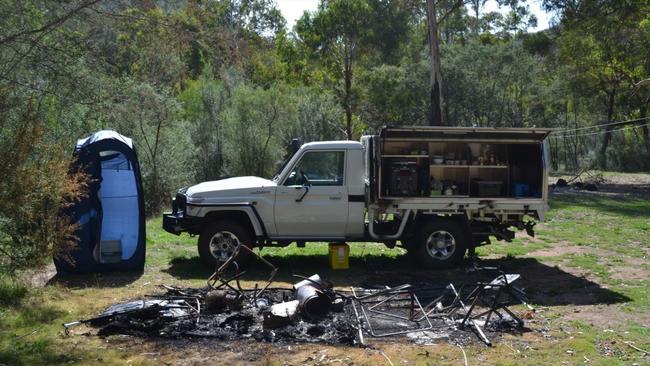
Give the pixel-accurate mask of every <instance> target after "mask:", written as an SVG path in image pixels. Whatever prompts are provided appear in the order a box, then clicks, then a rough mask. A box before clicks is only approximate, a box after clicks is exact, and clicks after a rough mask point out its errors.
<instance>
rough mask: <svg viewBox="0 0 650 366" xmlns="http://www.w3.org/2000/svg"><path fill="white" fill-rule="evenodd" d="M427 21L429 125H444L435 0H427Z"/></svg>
mask: <svg viewBox="0 0 650 366" xmlns="http://www.w3.org/2000/svg"><path fill="white" fill-rule="evenodd" d="M427 21H428V24H429V27H428V28H429V49H430V51H431V88H430V94H431V95H430V97H431V110H430V114H429V125H431V126H444V125H445V120H444V115H443V113H442V74H441V73H440V48H439V40H438V19H437V16H436V3H435V0H427Z"/></svg>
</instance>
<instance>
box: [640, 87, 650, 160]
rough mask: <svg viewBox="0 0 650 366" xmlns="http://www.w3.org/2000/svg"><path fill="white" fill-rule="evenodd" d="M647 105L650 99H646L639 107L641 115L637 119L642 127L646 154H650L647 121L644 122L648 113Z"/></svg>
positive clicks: (649, 136)
mask: <svg viewBox="0 0 650 366" xmlns="http://www.w3.org/2000/svg"><path fill="white" fill-rule="evenodd" d="M648 104H650V97H648V98H647V99H646V100H645V103H643V105H642V106H641V113H640V114H639V119H640V120H641V121H639V122H641V124H643V125H644V126H641V131H642V132H643V143H644V144H645V150H646V152H647V153H648V154H650V131H648V121H647V120H645V118H646V115H647V113H648Z"/></svg>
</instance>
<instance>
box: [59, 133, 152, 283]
mask: <svg viewBox="0 0 650 366" xmlns="http://www.w3.org/2000/svg"><path fill="white" fill-rule="evenodd" d="M74 156H75V157H76V159H75V160H74V162H73V166H72V167H71V168H72V169H71V170H72V171H79V170H81V171H84V172H85V173H86V174H87V175H88V176H89V179H90V184H89V192H88V193H89V194H88V196H87V197H86V198H85V199H83V200H82V201H80V202H77V203H76V204H75V205H73V206H71V207H69V208H67V209H66V211H65V212H64V215H67V216H69V217H72V219H73V221H74V222H77V223H78V225H79V226H78V228H77V232H76V236H77V238H78V241H77V246H76V248H75V249H74V250H72V251H70V252H69V253H68V257H69V259H71V260H66V259H65V258H62V257H60V256H58V257H55V258H54V263H55V265H56V268H57V271H58V272H102V271H113V270H129V269H137V270H141V269H142V268H143V267H144V258H145V213H144V198H143V193H142V178H141V176H140V165H139V163H138V157H137V154H136V151H135V148H134V146H133V141H132V140H131V139H130V138H128V137H125V136H122V135H120V134H119V133H117V132H115V131H109V130H104V131H99V132H96V133H94V134H92V135H90V136H88V137H86V138H84V139H80V140H78V141H77V146H76V148H75V152H74Z"/></svg>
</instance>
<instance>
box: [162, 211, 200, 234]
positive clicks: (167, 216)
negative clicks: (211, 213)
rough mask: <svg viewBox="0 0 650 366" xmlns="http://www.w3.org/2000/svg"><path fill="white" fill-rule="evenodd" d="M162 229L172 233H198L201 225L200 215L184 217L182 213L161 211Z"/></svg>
mask: <svg viewBox="0 0 650 366" xmlns="http://www.w3.org/2000/svg"><path fill="white" fill-rule="evenodd" d="M162 226H163V230H165V231H166V232H168V233H171V234H174V235H180V234H181V233H182V232H188V233H190V234H198V233H199V232H200V231H201V227H202V226H203V218H202V217H184V216H183V214H182V213H176V214H174V213H171V212H165V213H163V222H162Z"/></svg>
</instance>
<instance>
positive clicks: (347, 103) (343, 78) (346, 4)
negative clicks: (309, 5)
mask: <svg viewBox="0 0 650 366" xmlns="http://www.w3.org/2000/svg"><path fill="white" fill-rule="evenodd" d="M370 14H371V13H370V7H369V6H368V3H367V2H366V1H365V0H332V1H322V2H321V4H320V5H319V7H318V10H317V11H316V13H314V14H309V13H305V14H304V15H303V16H302V18H300V19H299V20H298V22H297V24H296V31H297V33H298V36H299V37H300V39H301V40H302V41H303V42H304V43H305V44H306V45H307V47H309V48H310V49H311V50H312V55H313V56H315V57H318V58H320V59H321V60H322V61H324V62H325V64H326V65H327V67H328V68H329V70H330V71H331V74H332V75H333V76H334V78H335V79H336V80H337V85H336V88H335V90H336V93H337V95H338V97H339V99H340V100H341V105H342V106H343V110H344V113H345V133H346V135H347V138H348V139H351V138H352V132H353V127H354V126H353V120H352V115H353V113H354V109H355V106H356V100H355V93H354V90H353V87H354V85H353V83H354V67H355V64H356V62H358V60H359V57H360V54H361V52H362V49H363V48H364V47H365V46H366V45H367V42H368V40H369V37H370V28H371V27H370V25H371V24H370V22H371V19H370Z"/></svg>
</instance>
